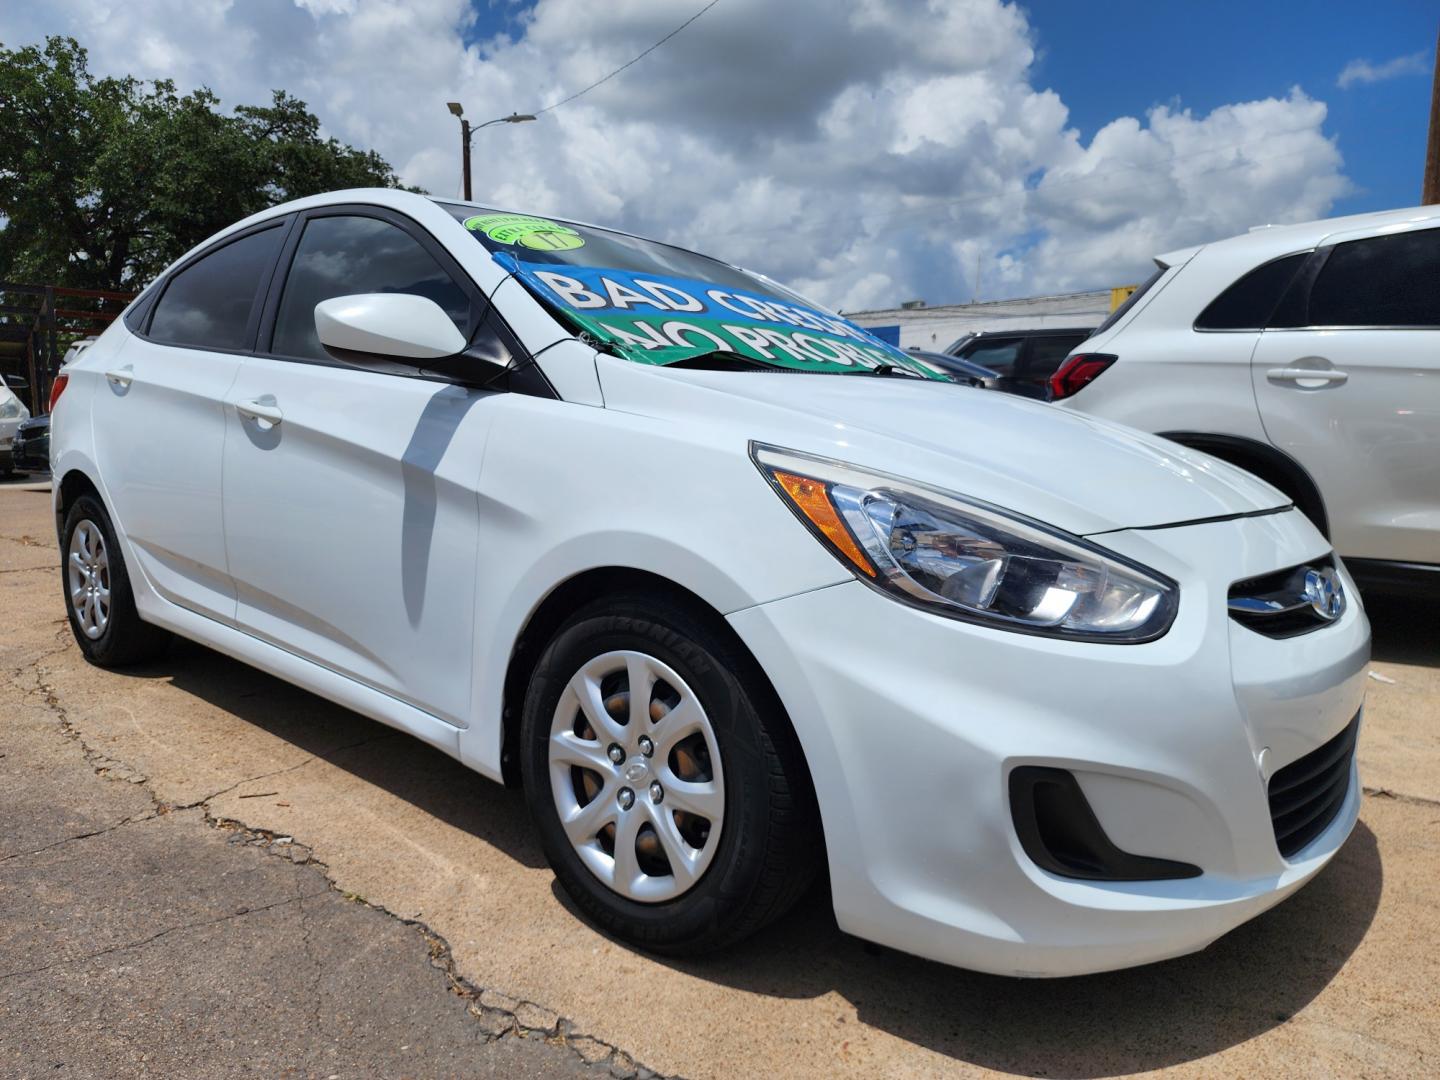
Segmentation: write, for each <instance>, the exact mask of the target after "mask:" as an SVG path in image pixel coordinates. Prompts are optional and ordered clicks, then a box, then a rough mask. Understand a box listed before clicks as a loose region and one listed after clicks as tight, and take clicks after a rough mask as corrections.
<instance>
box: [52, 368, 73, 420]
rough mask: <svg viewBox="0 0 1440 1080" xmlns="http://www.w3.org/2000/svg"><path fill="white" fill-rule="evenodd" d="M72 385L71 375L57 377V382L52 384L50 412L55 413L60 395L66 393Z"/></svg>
mask: <svg viewBox="0 0 1440 1080" xmlns="http://www.w3.org/2000/svg"><path fill="white" fill-rule="evenodd" d="M69 385H70V376H69V375H56V376H55V381H54V382H52V383H51V384H50V407H49V411H50V412H52V413H53V412H54V411H55V403H56V402H57V401H59V400H60V395H61V394H63V393H64V392H65V387H67V386H69Z"/></svg>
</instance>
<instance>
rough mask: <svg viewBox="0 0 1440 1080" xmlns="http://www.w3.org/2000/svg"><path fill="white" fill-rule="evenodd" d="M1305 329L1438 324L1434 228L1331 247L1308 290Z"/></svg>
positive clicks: (1439, 267) (1438, 259) (1438, 249)
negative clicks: (1312, 327) (1306, 327)
mask: <svg viewBox="0 0 1440 1080" xmlns="http://www.w3.org/2000/svg"><path fill="white" fill-rule="evenodd" d="M1306 321H1307V323H1308V324H1309V325H1311V326H1440V229H1424V230H1420V231H1417V232H1404V233H1393V234H1391V235H1390V236H1375V237H1370V238H1369V239H1366V240H1351V241H1349V242H1347V243H1344V244H1336V245H1335V247H1334V249H1333V250H1332V251H1331V252H1330V257H1329V258H1328V259H1326V260H1325V265H1324V266H1323V267H1321V269H1320V274H1319V276H1318V277H1317V278H1316V279H1315V284H1314V285H1313V286H1311V289H1310V312H1309V317H1308V318H1307V320H1306Z"/></svg>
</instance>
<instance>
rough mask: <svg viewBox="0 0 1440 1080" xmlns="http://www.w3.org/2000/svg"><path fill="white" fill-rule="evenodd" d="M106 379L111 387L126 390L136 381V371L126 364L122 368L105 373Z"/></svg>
mask: <svg viewBox="0 0 1440 1080" xmlns="http://www.w3.org/2000/svg"><path fill="white" fill-rule="evenodd" d="M105 378H106V379H107V380H108V381H109V383H110V385H111V386H115V387H118V388H119V389H121V390H124V389H126V388H127V387H129V385H130V384H131V383H132V382H134V381H135V369H134V367H132V366H131V365H129V364H126V365H125V366H124V367H122V368H115V369H113V370H111V371H107V372H105Z"/></svg>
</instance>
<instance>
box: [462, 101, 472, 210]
mask: <svg viewBox="0 0 1440 1080" xmlns="http://www.w3.org/2000/svg"><path fill="white" fill-rule="evenodd" d="M460 162H461V164H460V169H461V174H462V175H463V176H464V177H465V201H466V202H469V201H470V197H471V196H470V121H469V120H466V119H465V118H464V117H463V116H462V117H461V118H460Z"/></svg>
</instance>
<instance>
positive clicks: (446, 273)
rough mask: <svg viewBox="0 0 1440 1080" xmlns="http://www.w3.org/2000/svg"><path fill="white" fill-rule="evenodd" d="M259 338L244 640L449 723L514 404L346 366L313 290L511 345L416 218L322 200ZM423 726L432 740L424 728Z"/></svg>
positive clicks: (248, 394)
mask: <svg viewBox="0 0 1440 1080" xmlns="http://www.w3.org/2000/svg"><path fill="white" fill-rule="evenodd" d="M282 266H288V271H286V272H285V273H284V277H283V285H279V286H277V288H276V289H275V290H274V293H275V296H274V297H273V298H272V301H271V303H270V305H269V309H270V310H269V311H267V315H266V324H267V329H266V331H264V332H262V340H261V348H260V350H259V353H258V354H257V355H256V356H253V357H251V358H248V359H247V360H246V361H245V362H244V365H243V367H242V368H241V371H240V373H239V376H238V378H237V379H236V381H235V385H234V386H233V388H231V390H230V392H229V394H228V402H229V407H228V408H227V409H226V423H227V425H228V439H227V443H226V448H225V460H224V482H225V533H226V549H227V552H228V557H229V565H230V572H231V574H232V576H233V578H234V581H235V584H236V588H237V591H238V607H237V621H238V622H239V624H240V626H241V627H242V628H243V629H245V630H247V631H248V632H250V633H253V634H255V635H256V636H258V637H260V638H263V639H265V640H267V641H270V642H272V643H274V644H277V645H279V646H280V647H282V648H284V649H287V650H289V651H291V652H293V653H296V654H298V655H301V656H304V657H306V658H308V659H310V660H312V661H314V662H316V663H319V664H321V665H323V666H325V667H327V668H330V669H331V670H333V671H335V672H337V673H339V674H341V675H344V676H346V677H348V678H351V679H354V680H356V681H358V682H360V683H363V684H365V685H367V686H369V687H371V688H372V689H375V690H378V691H380V692H382V693H385V694H388V695H390V696H392V697H394V698H397V699H399V700H401V701H404V702H406V703H408V704H410V705H413V706H415V707H417V708H419V709H422V710H424V711H425V712H428V713H430V714H431V715H433V716H437V717H439V718H441V719H442V720H444V721H446V722H448V723H449V724H451V725H454V726H464V724H465V720H466V717H467V716H468V712H469V692H470V675H471V669H472V654H473V649H472V639H473V630H474V604H475V575H476V560H477V557H478V554H479V553H478V549H477V545H478V540H477V529H478V515H479V499H478V496H477V494H476V490H477V486H478V480H479V476H480V466H481V460H482V455H483V453H484V449H485V440H486V437H487V435H488V433H489V429H490V424H491V417H492V414H493V407H494V406H495V404H496V403H497V401H498V400H499V399H501V398H503V397H504V395H503V394H495V393H491V392H487V391H481V390H472V389H466V388H463V387H460V386H454V385H448V384H445V383H442V382H437V381H432V380H428V379H423V378H418V377H414V375H413V374H410V375H407V374H387V373H385V372H384V371H379V370H365V369H363V368H361V367H357V366H353V365H350V364H345V363H340V362H339V361H337V360H335V359H333V358H331V357H330V356H329V354H327V353H326V351H325V350H324V348H323V347H322V346H321V345H320V342H319V340H318V338H317V337H316V335H315V320H314V310H315V305H316V304H317V303H319V302H320V301H321V300H325V299H328V298H330V297H334V296H342V295H347V294H353V293H367V292H404V293H414V294H418V295H422V296H427V297H429V298H430V299H432V300H434V301H435V302H436V303H438V304H439V305H440V306H441V307H442V308H443V309H445V311H446V312H447V313H448V314H449V315H450V317H451V318H452V319H453V320H454V322H455V324H456V326H457V327H458V328H459V329H460V330H461V332H462V333H463V334H465V335H466V337H467V338H468V339H470V340H471V341H472V343H475V342H478V341H480V340H482V339H483V340H488V341H489V342H490V343H491V344H492V345H493V349H494V351H495V353H496V354H497V355H499V354H502V353H505V352H507V351H508V352H513V351H514V350H515V349H516V348H518V347H517V346H515V345H514V343H513V339H509V338H508V337H507V338H504V340H502V337H501V334H502V331H500V330H497V329H496V328H495V326H494V324H493V321H492V317H491V316H489V315H488V313H487V310H486V306H485V302H484V297H483V296H482V295H481V294H480V292H479V291H478V290H477V289H476V288H475V287H474V285H473V284H472V283H471V282H470V281H469V279H468V278H467V277H466V276H465V275H464V273H463V271H461V270H460V268H459V267H458V266H457V265H455V264H454V262H453V261H452V260H450V258H449V256H448V255H446V253H445V252H444V250H443V248H442V247H441V246H440V245H439V244H438V243H437V242H436V241H435V240H434V238H433V237H430V236H429V235H428V234H427V233H425V232H424V230H422V229H421V228H419V227H418V226H417V225H415V224H414V223H413V222H411V221H410V220H409V219H407V218H404V217H403V216H401V215H398V214H395V213H393V212H390V211H386V210H381V209H378V208H373V207H327V208H325V209H323V210H319V211H312V212H310V213H309V214H307V215H305V216H303V217H302V218H301V220H300V221H299V222H298V223H297V225H296V228H295V231H294V234H293V235H292V237H291V241H290V245H289V247H288V249H287V252H286V254H285V255H284V256H283V257H282ZM417 733H419V734H422V735H424V734H425V733H424V732H417Z"/></svg>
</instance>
